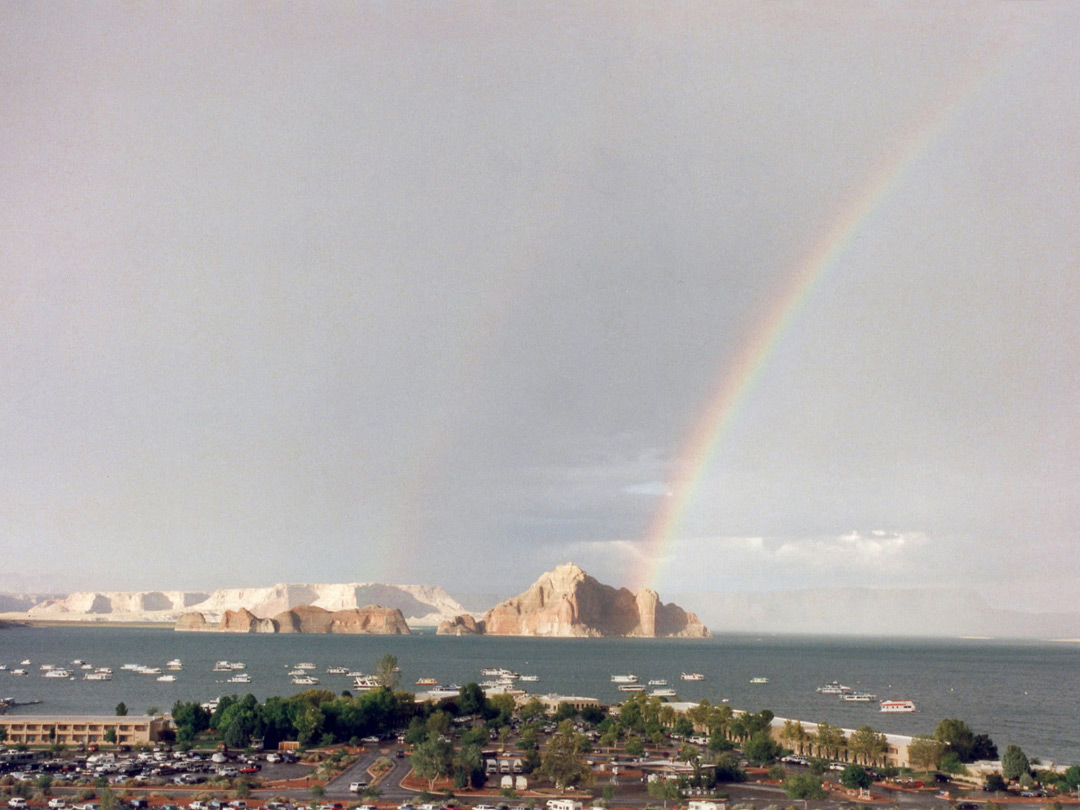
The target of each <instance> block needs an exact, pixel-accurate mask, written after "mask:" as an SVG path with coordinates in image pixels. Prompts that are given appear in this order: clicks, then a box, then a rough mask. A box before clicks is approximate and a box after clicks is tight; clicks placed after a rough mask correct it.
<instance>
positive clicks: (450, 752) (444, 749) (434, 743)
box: [412, 734, 454, 790]
mask: <svg viewBox="0 0 1080 810" xmlns="http://www.w3.org/2000/svg"><path fill="white" fill-rule="evenodd" d="M412 766H413V770H414V771H416V775H417V776H419V777H420V778H422V779H427V780H428V790H434V789H435V781H436V780H438V779H442V778H444V777H447V776H449V775H450V774H451V773H452V771H453V767H454V749H453V747H452V746H451V745H450V743H448V742H446V741H444V740H440V739H439V738H438V737H437V736H436V735H434V734H433V735H431V736H429V737H428V739H426V740H424V742H422V743H420V745H418V746H416V748H414V749H413V754H412Z"/></svg>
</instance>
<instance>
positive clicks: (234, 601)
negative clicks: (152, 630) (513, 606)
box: [19, 582, 465, 626]
mask: <svg viewBox="0 0 1080 810" xmlns="http://www.w3.org/2000/svg"><path fill="white" fill-rule="evenodd" d="M372 604H379V605H382V606H384V607H387V608H393V609H397V610H400V611H401V613H402V614H403V615H404V617H405V618H406V620H407V621H408V622H410V623H412V624H416V625H431V626H434V625H437V624H438V623H439V622H440V621H443V620H445V619H447V618H450V617H453V616H456V615H459V614H461V613H463V612H465V609H464V608H463V607H462V606H461V605H460V604H459V603H458V602H457V601H456V600H455V599H453V598H452V597H451V596H450V595H449V594H448V593H447V592H446V591H445V590H444V589H443V588H442V587H440V586H438V585H384V584H381V583H376V582H353V583H345V584H293V583H280V584H277V585H270V586H268V587H256V588H223V589H219V590H214V591H81V592H78V593H73V594H69V595H67V596H65V597H58V598H50V599H45V600H44V601H41V602H39V603H37V604H35V605H32V606H30V607H28V608H23V609H22V610H23V611H25V614H26V618H28V619H40V620H54V621H57V620H60V621H132V622H136V621H144V622H164V623H174V622H176V621H177V619H179V618H180V615H181V614H182V613H185V612H189V611H197V612H199V613H201V614H202V615H203V616H204V617H205V618H206V620H207V621H213V622H217V621H220V620H221V618H222V617H223V616H224V615H225V613H226V611H230V610H231V611H238V610H241V609H245V610H249V611H251V612H252V613H254V614H255V615H257V616H276V615H277V614H279V613H284V612H286V611H289V610H292V609H293V608H297V607H302V606H314V607H319V608H323V609H325V610H328V611H339V610H351V609H356V608H363V607H366V606H368V605H372ZM19 612H22V611H19Z"/></svg>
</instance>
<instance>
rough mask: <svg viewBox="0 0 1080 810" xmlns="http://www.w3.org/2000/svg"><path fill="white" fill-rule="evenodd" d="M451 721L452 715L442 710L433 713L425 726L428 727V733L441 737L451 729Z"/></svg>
mask: <svg viewBox="0 0 1080 810" xmlns="http://www.w3.org/2000/svg"><path fill="white" fill-rule="evenodd" d="M450 722H451V719H450V715H449V714H447V713H446V712H444V711H441V710H440V711H437V712H432V713H431V716H430V717H428V719H427V723H425V726H426V727H427V731H428V734H434V735H435V736H436V737H441V736H444V735H445V734H447V732H449V731H450Z"/></svg>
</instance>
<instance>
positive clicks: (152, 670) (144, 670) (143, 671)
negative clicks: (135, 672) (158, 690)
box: [139, 667, 161, 675]
mask: <svg viewBox="0 0 1080 810" xmlns="http://www.w3.org/2000/svg"><path fill="white" fill-rule="evenodd" d="M139 674H140V675H160V674H161V667H139Z"/></svg>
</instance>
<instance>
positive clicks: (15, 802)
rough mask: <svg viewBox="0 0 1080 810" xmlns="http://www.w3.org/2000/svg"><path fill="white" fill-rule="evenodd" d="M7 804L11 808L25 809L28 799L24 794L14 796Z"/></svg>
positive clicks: (12, 809)
mask: <svg viewBox="0 0 1080 810" xmlns="http://www.w3.org/2000/svg"><path fill="white" fill-rule="evenodd" d="M7 806H8V807H10V808H11V810H25V808H26V799H24V798H23V797H22V796H12V797H11V798H10V799H8V803H7Z"/></svg>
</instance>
